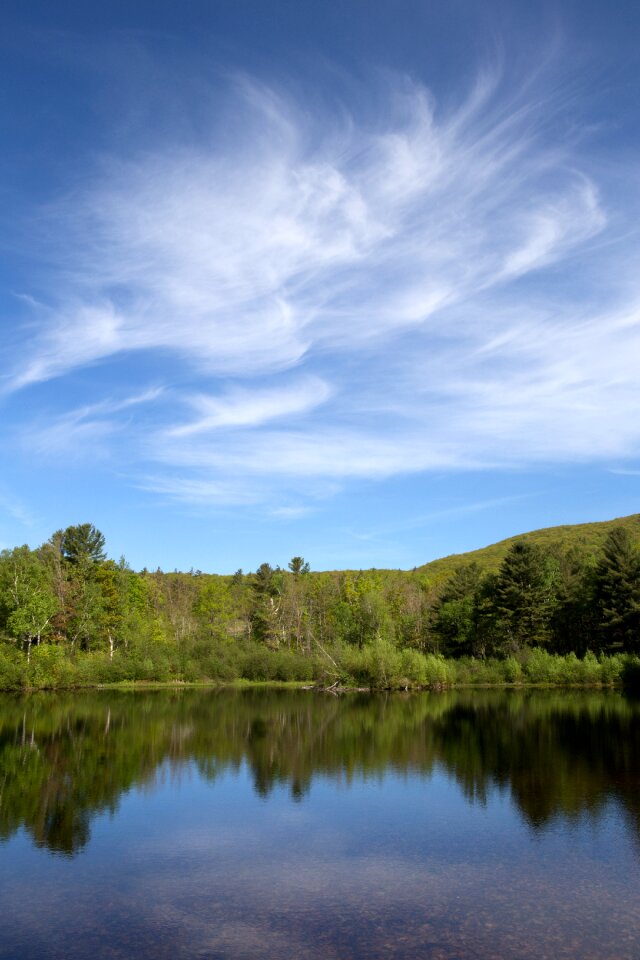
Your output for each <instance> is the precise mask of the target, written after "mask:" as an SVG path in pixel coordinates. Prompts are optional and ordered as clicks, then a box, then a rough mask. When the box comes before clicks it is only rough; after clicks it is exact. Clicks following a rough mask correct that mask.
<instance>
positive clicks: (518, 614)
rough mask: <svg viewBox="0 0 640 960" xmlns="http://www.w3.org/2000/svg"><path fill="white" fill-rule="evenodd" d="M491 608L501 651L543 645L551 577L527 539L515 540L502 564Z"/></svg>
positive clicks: (549, 610)
mask: <svg viewBox="0 0 640 960" xmlns="http://www.w3.org/2000/svg"><path fill="white" fill-rule="evenodd" d="M493 605H494V610H495V613H496V617H497V620H498V627H499V630H500V631H501V632H502V636H503V651H502V652H506V653H509V652H513V651H515V650H518V649H520V648H521V647H523V646H527V645H531V646H536V645H539V644H544V643H545V642H546V641H547V640H548V637H549V629H548V628H549V620H550V617H551V613H552V611H553V577H552V571H551V569H550V565H549V563H548V562H547V558H546V557H545V555H544V554H543V553H542V551H541V550H540V548H539V547H537V546H536V545H535V544H532V543H530V542H529V541H528V540H517V541H516V542H515V543H514V544H513V545H512V546H511V548H510V550H509V552H508V554H507V555H506V557H505V558H504V560H503V561H502V566H501V567H500V572H499V574H498V577H497V580H496V583H495V588H494V597H493Z"/></svg>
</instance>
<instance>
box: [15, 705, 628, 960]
mask: <svg viewBox="0 0 640 960" xmlns="http://www.w3.org/2000/svg"><path fill="white" fill-rule="evenodd" d="M0 738H1V739H0V784H2V794H1V800H0V831H1V834H2V836H3V837H4V838H6V840H5V842H4V843H3V844H2V846H0V879H1V880H2V889H3V893H2V916H3V934H2V937H1V939H0V957H3V958H12V960H22V958H25V960H26V958H36V957H37V958H54V957H56V958H58V957H65V958H67V957H68V958H84V957H92V958H97V957H118V958H120V957H130V956H133V955H135V956H139V957H143V958H145V957H158V958H163V957H207V958H212V960H218V958H229V960H236V958H245V957H246V958H249V957H251V958H260V957H264V958H267V957H268V958H271V957H274V958H275V957H278V958H288V957H291V958H293V957H296V958H298V957H299V958H321V957H323V958H325V957H329V958H331V957H341V958H342V957H350V958H361V957H362V958H364V957H370V958H375V957H383V956H384V957H403V958H405V957H406V958H409V957H416V956H418V957H433V958H454V957H455V958H466V957H496V958H497V957H500V958H510V957H514V958H515V957H518V958H522V957H526V956H532V957H534V956H535V957H537V958H541V957H545V956H549V957H576V958H580V960H585V958H591V957H593V958H594V960H595V958H598V960H604V958H614V957H615V958H630V960H631V958H633V960H636V958H637V942H636V931H637V930H638V928H639V926H640V842H639V837H640V830H639V825H640V763H639V758H640V750H639V747H640V707H639V706H638V704H637V703H636V702H634V701H633V700H631V699H629V698H627V697H625V696H623V695H621V694H617V693H615V694H604V693H602V694H601V693H583V692H566V691H565V692H527V693H501V692H487V691H484V692H483V691H475V692H464V691H461V692H458V693H450V694H449V693H448V694H438V695H428V694H425V695H421V696H411V697H402V696H398V695H396V696H392V697H383V696H377V697H364V696H353V697H351V696H350V697H345V698H341V699H337V698H333V697H324V696H320V695H315V694H310V693H289V692H286V693H283V692H262V691H260V692H246V693H208V692H201V691H185V692H183V693H182V694H179V695H176V694H173V693H171V694H169V693H164V692H157V693H149V694H136V695H133V694H122V693H107V692H105V693H100V694H86V695H85V694H82V695H75V696H68V697H65V696H32V697H30V698H27V699H18V698H12V697H5V698H2V700H0Z"/></svg>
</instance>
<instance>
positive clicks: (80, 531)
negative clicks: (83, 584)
mask: <svg viewBox="0 0 640 960" xmlns="http://www.w3.org/2000/svg"><path fill="white" fill-rule="evenodd" d="M54 536H56V535H55V534H54ZM104 545H105V538H104V535H103V534H102V533H101V532H100V531H99V530H97V529H96V527H94V525H93V524H92V523H80V524H78V525H77V526H75V527H67V529H66V530H65V531H64V533H63V534H62V539H61V550H62V555H63V557H64V558H65V559H66V560H68V561H69V563H74V564H78V565H80V566H84V565H87V564H90V563H101V562H102V561H103V560H104V559H105V557H106V554H105V552H104Z"/></svg>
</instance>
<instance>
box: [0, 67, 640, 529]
mask: <svg viewBox="0 0 640 960" xmlns="http://www.w3.org/2000/svg"><path fill="white" fill-rule="evenodd" d="M542 82H543V81H542V79H541V78H540V77H539V78H537V80H536V81H535V82H532V83H528V84H527V83H523V84H522V85H521V86H520V87H518V84H517V83H515V82H513V79H512V78H507V77H500V75H499V73H497V72H496V73H491V72H484V73H481V74H480V75H479V78H478V80H477V82H476V84H475V85H474V86H473V88H472V89H471V90H470V91H469V94H468V96H467V97H466V99H464V100H463V101H462V102H461V103H460V104H459V105H458V106H457V107H456V108H453V109H444V108H443V107H441V106H439V105H438V104H436V103H435V102H434V100H433V98H432V96H431V95H430V93H429V92H428V91H427V90H425V89H424V88H423V87H421V86H420V85H419V84H417V83H414V82H411V81H409V80H407V79H406V78H400V77H392V78H389V77H388V78H386V86H387V91H386V94H385V95H384V96H382V95H380V93H379V91H376V93H375V96H372V98H371V102H372V103H373V101H374V100H375V102H376V103H377V110H376V111H375V112H374V111H373V109H372V108H371V105H368V107H367V108H366V107H365V106H364V105H363V103H362V102H356V103H355V105H354V106H353V109H351V110H348V109H347V108H346V107H345V106H344V104H343V105H341V108H340V110H336V111H334V112H329V111H325V112H323V111H322V110H321V109H318V110H313V111H312V110H309V109H307V107H306V105H305V103H304V101H303V100H302V101H300V100H295V99H294V98H293V97H291V96H288V95H284V94H282V93H280V92H278V91H275V90H274V89H272V88H269V87H268V86H266V85H261V84H260V83H258V82H256V81H253V80H249V79H247V78H241V79H238V80H237V82H236V83H235V85H234V86H233V89H232V90H231V91H230V93H229V97H230V98H231V100H232V107H233V112H234V116H235V123H234V125H233V130H234V131H235V133H231V132H229V133H227V134H225V135H224V136H220V137H218V138H217V139H216V138H212V137H210V136H204V137H203V140H202V143H201V144H199V145H197V146H194V145H193V144H191V145H185V144H181V145H176V144H171V145H169V146H167V147H166V148H165V149H158V150H156V151H155V152H154V153H140V154H138V155H136V156H133V157H129V158H122V157H120V158H118V159H117V160H115V159H112V160H110V161H109V162H105V163H104V165H103V169H102V172H101V174H100V176H98V177H96V178H95V179H94V181H93V183H92V185H91V186H90V187H89V188H87V189H84V190H83V191H80V192H75V193H74V195H73V197H72V199H71V200H67V201H65V203H63V204H60V205H58V206H57V207H56V209H55V211H54V213H55V219H56V224H57V226H58V227H59V228H61V229H63V231H64V236H65V243H64V244H59V248H60V249H61V250H63V251H64V253H63V254H61V255H60V256H59V257H58V261H57V269H56V274H55V282H54V283H53V285H52V296H51V298H50V302H49V304H48V306H47V307H46V309H45V308H44V307H38V306H36V305H34V310H35V311H36V316H37V318H38V322H39V330H38V332H37V335H36V336H35V337H30V338H29V340H28V341H27V342H26V343H25V353H24V355H23V356H21V357H15V356H14V358H13V361H14V362H13V366H12V367H10V368H8V369H7V370H6V379H5V381H4V382H5V391H16V390H18V389H24V388H26V387H28V386H32V385H34V384H37V383H43V382H45V381H47V380H50V379H52V378H54V377H58V378H63V377H65V376H69V375H71V374H72V373H73V372H74V371H77V370H79V369H82V368H84V367H86V366H87V365H90V364H97V363H100V362H102V363H104V362H105V361H107V360H109V361H110V362H111V364H113V365H114V370H115V371H116V372H115V373H114V377H115V378H116V379H117V377H118V373H117V370H118V363H120V362H121V361H123V360H125V359H126V355H129V354H131V353H134V352H135V353H137V354H139V355H142V354H144V356H145V377H147V376H148V369H149V366H151V367H152V368H153V369H154V370H156V372H157V378H158V379H163V380H165V379H168V380H171V381H172V384H173V385H172V388H171V402H170V403H169V402H167V396H168V395H167V394H163V395H162V396H161V395H160V394H158V395H154V396H148V397H146V399H145V409H146V408H147V407H148V408H149V409H151V408H153V409H154V411H155V412H154V414H153V416H151V415H149V419H148V424H147V428H146V429H145V430H144V431H137V432H135V433H134V432H131V431H129V432H127V430H126V426H127V423H126V419H125V418H123V417H121V416H115V414H116V413H118V414H120V413H121V410H122V409H124V407H122V408H120V409H118V410H116V409H115V408H114V407H113V406H112V407H111V408H109V402H108V401H107V402H106V406H104V407H101V405H100V403H98V405H97V406H88V407H87V408H84V409H83V410H77V409H74V410H72V411H71V412H69V413H67V414H65V415H63V417H62V418H60V419H59V420H58V421H57V422H56V423H48V424H47V425H46V426H45V428H44V429H40V430H39V431H37V430H36V431H32V435H31V437H30V438H29V439H30V441H31V442H35V445H36V447H37V449H38V450H39V452H43V451H47V450H51V451H53V450H60V449H61V448H63V447H64V446H65V444H66V445H67V446H69V445H71V446H74V445H78V444H82V445H83V446H84V448H87V447H90V446H91V445H92V444H99V445H102V448H103V449H105V448H106V445H107V444H109V443H111V444H116V445H121V446H122V447H123V448H124V447H125V446H126V450H127V459H128V462H130V463H131V466H132V469H133V470H134V472H135V471H137V472H138V475H139V477H142V478H143V479H142V480H139V481H138V482H140V483H142V484H143V485H145V486H146V487H147V488H149V489H153V490H155V491H156V492H158V493H161V494H164V495H168V496H172V497H174V496H178V497H180V498H182V499H184V500H189V501H192V502H197V503H200V502H206V501H212V502H225V501H228V502H232V503H239V502H256V501H257V500H260V499H261V498H265V497H266V498H269V499H272V498H273V497H274V496H275V497H276V501H277V502H275V505H274V506H273V508H274V509H275V510H278V509H282V510H287V509H289V508H288V507H287V506H286V505H285V506H281V504H282V503H285V504H286V503H289V502H293V503H296V504H297V503H298V498H299V495H300V493H301V492H302V493H308V492H309V491H312V490H314V489H316V490H317V491H319V492H320V493H321V492H322V491H323V490H325V489H327V488H328V487H329V486H331V485H335V484H339V483H343V482H346V481H348V480H349V478H355V477H367V478H376V477H386V476H390V475H392V474H395V473H398V472H406V471H426V470H431V469H441V468H453V469H465V468H469V467H486V466H500V467H511V466H513V465H514V464H520V463H523V462H537V461H549V460H551V461H563V460H565V461H566V460H583V461H592V460H596V459H606V458H617V459H618V460H619V459H621V458H622V459H624V458H626V457H629V456H633V455H637V454H638V452H639V451H640V418H638V416H637V410H638V408H639V406H640V381H639V379H638V377H637V357H638V356H640V289H637V285H636V283H635V280H634V279H633V277H632V275H631V274H630V272H629V271H628V269H627V267H625V266H624V265H622V266H616V256H617V253H618V251H617V250H616V248H615V245H612V241H613V240H614V239H615V235H616V234H615V232H614V228H613V227H612V226H611V222H615V224H616V226H615V231H618V232H622V231H624V230H627V227H628V225H626V224H625V223H624V216H623V215H622V214H621V212H620V211H616V217H615V218H611V217H610V216H609V215H608V211H607V204H606V203H605V201H604V200H603V199H602V198H603V196H606V193H607V191H606V187H607V184H606V183H596V182H595V180H594V178H593V176H591V175H590V174H589V164H588V162H587V160H585V159H584V158H583V156H582V155H581V151H582V150H583V149H584V147H583V146H582V145H581V144H580V142H579V140H576V141H575V142H573V143H572V142H571V141H569V142H567V143H562V142H561V136H558V137H556V138H553V139H552V135H551V133H550V131H551V130H553V129H555V128H557V129H561V125H560V124H556V125H555V127H554V124H552V123H550V122H549V121H550V119H551V118H552V117H553V116H556V118H559V117H561V116H562V111H563V110H565V111H566V110H567V108H568V107H567V97H566V96H563V97H558V96H557V91H556V92H553V91H551V92H550V93H549V94H548V95H545V93H546V92H545V91H544V89H542V88H541V86H540V84H541V83H542ZM536 84H537V86H536ZM569 108H570V105H569ZM229 113H231V108H229ZM238 131H239V132H238ZM596 237H598V238H599V240H601V239H602V238H607V240H608V242H609V246H608V247H607V246H606V245H602V244H601V245H600V246H599V247H597V248H596V246H595V244H594V243H593V240H594V238H596ZM629 243H630V244H632V245H633V244H634V243H635V245H636V246H637V245H638V241H637V240H634V239H633V238H631V239H630V240H629V241H628V244H627V251H626V257H625V261H624V263H625V264H627V263H628V262H629V250H628V245H629ZM639 252H640V251H639ZM623 273H624V276H623ZM605 275H608V277H609V281H608V282H609V286H608V287H606V288H605V287H602V286H601V287H600V288H599V289H598V287H597V278H598V276H605ZM615 277H618V279H620V281H621V282H620V283H619V284H618V287H619V288H620V289H623V288H624V291H625V297H626V302H625V303H622V302H620V301H619V300H618V299H617V296H618V295H617V293H616V292H611V291H612V290H614V287H615V286H616V284H615V283H614V282H613V281H614V279H615ZM622 281H624V282H622ZM590 290H593V291H596V290H597V295H596V294H595V293H594V305H593V306H590V307H589V306H587V305H586V303H587V293H588V292H589V291H590ZM177 371H180V372H179V373H178V372H177ZM185 380H186V381H187V382H188V383H189V387H188V388H186V387H185V386H184V383H185ZM131 402H133V401H131ZM185 411H186V413H185ZM150 464H151V466H150ZM150 478H151V479H150ZM314 485H315V487H314ZM274 491H279V493H278V494H276V493H274ZM293 494H295V495H293ZM289 496H290V498H291V499H290V500H289V499H287V497H289ZM278 497H279V498H280V499H279V501H278ZM292 509H295V510H297V509H302V507H300V508H298V507H297V506H296V507H294V508H292Z"/></svg>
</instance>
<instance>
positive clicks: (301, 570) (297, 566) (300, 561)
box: [288, 557, 311, 577]
mask: <svg viewBox="0 0 640 960" xmlns="http://www.w3.org/2000/svg"><path fill="white" fill-rule="evenodd" d="M288 567H289V570H291V573H292V574H293V575H294V577H299V576H300V575H301V574H305V573H309V570H310V569H311V567H310V566H309V564H308V563H306V562H305V559H304V557H292V558H291V560H289V563H288Z"/></svg>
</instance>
